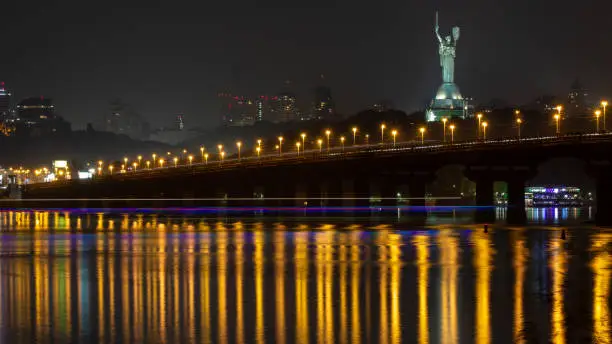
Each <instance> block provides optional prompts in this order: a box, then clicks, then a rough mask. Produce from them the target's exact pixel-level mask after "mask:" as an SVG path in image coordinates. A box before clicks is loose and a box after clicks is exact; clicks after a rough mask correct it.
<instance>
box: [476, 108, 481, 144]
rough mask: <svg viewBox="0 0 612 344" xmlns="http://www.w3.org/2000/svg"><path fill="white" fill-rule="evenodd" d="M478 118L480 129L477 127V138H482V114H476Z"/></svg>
mask: <svg viewBox="0 0 612 344" xmlns="http://www.w3.org/2000/svg"><path fill="white" fill-rule="evenodd" d="M476 117H477V118H478V127H476V129H477V138H480V127H481V122H482V114H481V113H479V114H476Z"/></svg>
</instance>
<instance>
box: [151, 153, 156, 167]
mask: <svg viewBox="0 0 612 344" xmlns="http://www.w3.org/2000/svg"><path fill="white" fill-rule="evenodd" d="M151 157H153V167H155V162H156V161H157V154H155V153H153V154H151Z"/></svg>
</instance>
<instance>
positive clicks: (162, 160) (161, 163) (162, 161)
mask: <svg viewBox="0 0 612 344" xmlns="http://www.w3.org/2000/svg"><path fill="white" fill-rule="evenodd" d="M164 162H165V161H164V159H159V167H164Z"/></svg>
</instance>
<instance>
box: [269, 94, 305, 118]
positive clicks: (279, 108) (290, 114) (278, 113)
mask: <svg viewBox="0 0 612 344" xmlns="http://www.w3.org/2000/svg"><path fill="white" fill-rule="evenodd" d="M270 103H271V104H270V112H271V113H270V116H271V117H272V118H271V119H272V122H275V123H285V122H292V121H295V120H297V119H299V118H300V111H299V109H298V107H297V104H296V103H297V98H296V97H295V94H293V93H291V92H283V93H281V94H279V95H278V96H274V97H272V100H271V102H270Z"/></svg>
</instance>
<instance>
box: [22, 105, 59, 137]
mask: <svg viewBox="0 0 612 344" xmlns="http://www.w3.org/2000/svg"><path fill="white" fill-rule="evenodd" d="M13 124H14V126H15V131H16V133H17V135H23V134H26V135H29V136H40V135H45V134H51V133H56V132H59V133H65V132H69V131H70V123H68V122H66V121H64V119H63V118H62V117H60V116H58V115H57V114H56V113H55V105H53V100H52V99H50V98H44V97H32V98H26V99H24V100H22V101H21V102H19V104H17V114H16V117H15V118H14V120H13Z"/></svg>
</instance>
